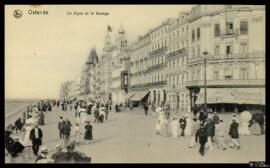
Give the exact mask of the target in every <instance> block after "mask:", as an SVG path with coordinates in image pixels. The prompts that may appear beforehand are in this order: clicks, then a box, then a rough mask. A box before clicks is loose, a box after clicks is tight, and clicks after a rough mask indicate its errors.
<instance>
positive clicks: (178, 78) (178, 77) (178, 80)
mask: <svg viewBox="0 0 270 168" xmlns="http://www.w3.org/2000/svg"><path fill="white" fill-rule="evenodd" d="M177 84H179V76H178V75H177Z"/></svg>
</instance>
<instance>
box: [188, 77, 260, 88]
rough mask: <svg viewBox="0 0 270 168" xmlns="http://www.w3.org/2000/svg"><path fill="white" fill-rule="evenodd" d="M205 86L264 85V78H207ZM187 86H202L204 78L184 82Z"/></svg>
mask: <svg viewBox="0 0 270 168" xmlns="http://www.w3.org/2000/svg"><path fill="white" fill-rule="evenodd" d="M206 85H207V87H215V86H216V87H228V86H232V87H233V86H264V85H265V80H264V79H222V80H207V81H206ZM186 86H187V87H194V86H197V87H203V86H204V80H194V81H188V82H186Z"/></svg>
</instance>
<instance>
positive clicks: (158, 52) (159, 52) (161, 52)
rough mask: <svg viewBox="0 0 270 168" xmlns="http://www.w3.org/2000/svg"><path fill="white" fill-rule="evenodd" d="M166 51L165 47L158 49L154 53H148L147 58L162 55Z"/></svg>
mask: <svg viewBox="0 0 270 168" xmlns="http://www.w3.org/2000/svg"><path fill="white" fill-rule="evenodd" d="M166 50H167V47H162V48H159V49H157V50H155V51H152V52H150V53H149V56H153V55H157V54H163V53H165V51H166Z"/></svg>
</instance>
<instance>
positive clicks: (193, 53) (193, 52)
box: [192, 47, 195, 58]
mask: <svg viewBox="0 0 270 168" xmlns="http://www.w3.org/2000/svg"><path fill="white" fill-rule="evenodd" d="M192 57H193V58H194V57H195V49H194V47H193V48H192Z"/></svg>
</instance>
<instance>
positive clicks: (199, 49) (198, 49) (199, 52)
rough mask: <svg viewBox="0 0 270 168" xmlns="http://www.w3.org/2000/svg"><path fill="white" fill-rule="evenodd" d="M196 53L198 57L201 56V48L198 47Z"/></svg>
mask: <svg viewBox="0 0 270 168" xmlns="http://www.w3.org/2000/svg"><path fill="white" fill-rule="evenodd" d="M197 51H198V57H199V56H200V55H201V48H200V47H199V46H198V47H197Z"/></svg>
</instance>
